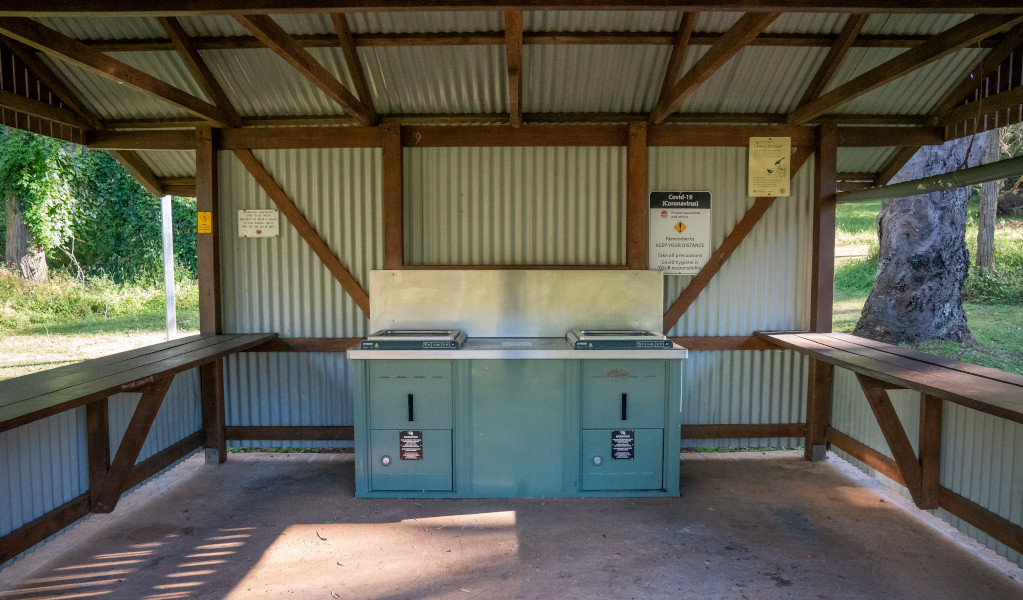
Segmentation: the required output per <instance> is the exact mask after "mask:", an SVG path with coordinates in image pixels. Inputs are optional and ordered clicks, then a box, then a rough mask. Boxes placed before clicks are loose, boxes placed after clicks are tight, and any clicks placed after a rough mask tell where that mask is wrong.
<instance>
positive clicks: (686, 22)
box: [657, 12, 699, 102]
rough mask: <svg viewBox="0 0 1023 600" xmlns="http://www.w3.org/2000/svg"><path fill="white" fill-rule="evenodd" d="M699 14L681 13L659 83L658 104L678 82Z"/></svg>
mask: <svg viewBox="0 0 1023 600" xmlns="http://www.w3.org/2000/svg"><path fill="white" fill-rule="evenodd" d="M698 14H699V13H695V12H685V13H682V20H681V21H680V22H679V25H678V31H677V32H676V33H675V44H674V45H673V46H672V48H671V56H670V57H668V66H667V68H666V69H665V70H664V81H662V82H661V91H660V93H658V94H657V101H658V102H660V101H661V100H663V99H664V96H665V95H666V94H667V93H668V90H669V89H671V86H672V85H674V83H675V81H677V80H678V74H679V73H680V72H681V71H682V64H683V63H684V62H685V60H686V50H688V49H689V40H690V38H691V37H692V35H693V28H694V27H695V26H696V17H697V15H698Z"/></svg>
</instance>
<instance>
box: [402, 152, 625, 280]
mask: <svg viewBox="0 0 1023 600" xmlns="http://www.w3.org/2000/svg"><path fill="white" fill-rule="evenodd" d="M405 203H406V207H405V224H406V225H405V244H406V245H405V251H406V255H407V256H406V258H407V259H408V261H409V262H410V264H437V265H446V264H456V265H457V264H466V265H468V264H497V265H514V264H549V265H558V264H587V265H600V264H604V265H620V264H624V260H625V259H624V247H625V237H624V236H625V221H624V219H625V149H624V148H620V147H549V148H416V149H406V150H405Z"/></svg>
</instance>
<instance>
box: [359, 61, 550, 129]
mask: <svg viewBox="0 0 1023 600" xmlns="http://www.w3.org/2000/svg"><path fill="white" fill-rule="evenodd" d="M359 55H360V56H361V57H362V61H363V68H364V69H365V71H366V80H367V84H368V85H369V88H370V93H371V94H372V95H373V100H374V102H375V103H376V109H377V112H379V113H382V114H385V113H438V112H439V113H494V112H504V111H507V110H508V109H507V105H508V99H507V98H508V91H507V87H508V76H507V74H506V73H507V69H506V67H505V57H504V48H503V47H502V46H427V47H417V48H410V47H395V46H385V47H367V48H360V49H359ZM525 76H526V77H527V78H528V77H529V76H530V73H529V70H528V69H527V70H526V71H525ZM349 89H352V88H349Z"/></svg>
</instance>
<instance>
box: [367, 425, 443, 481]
mask: <svg viewBox="0 0 1023 600" xmlns="http://www.w3.org/2000/svg"><path fill="white" fill-rule="evenodd" d="M406 431H408V430H401V429H375V430H373V431H372V432H371V433H370V472H371V474H370V486H371V487H372V488H373V490H374V491H394V490H407V491H449V490H451V482H452V479H451V431H450V430H446V429H443V430H437V429H423V430H418V431H419V432H420V433H422V445H421V446H420V448H419V450H420V452H419V454H418V456H420V458H419V459H418V460H403V459H402V447H401V444H402V435H403V433H405V432H406ZM385 463H386V464H385Z"/></svg>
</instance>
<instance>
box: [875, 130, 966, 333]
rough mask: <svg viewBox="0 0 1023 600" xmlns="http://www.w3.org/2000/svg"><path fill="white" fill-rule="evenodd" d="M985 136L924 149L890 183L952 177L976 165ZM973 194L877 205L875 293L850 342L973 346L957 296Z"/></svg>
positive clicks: (952, 193) (960, 192)
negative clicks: (856, 338)
mask: <svg viewBox="0 0 1023 600" xmlns="http://www.w3.org/2000/svg"><path fill="white" fill-rule="evenodd" d="M983 138H984V135H983V134H979V135H977V136H976V139H975V140H974V141H973V144H974V145H973V147H972V149H971V148H970V143H971V140H970V139H969V138H966V139H961V140H954V141H951V142H948V143H946V144H945V145H943V146H933V147H925V148H923V149H921V150H920V152H918V153H917V154H916V156H914V157H913V159H912V160H910V162H909V163H907V164H906V166H905V167H904V168H903V169H902V171H900V172H899V175H898V176H897V178H896V179H895V180H893V181H892V183H896V182H897V181H906V180H911V179H919V178H921V177H930V176H932V175H940V174H944V173H948V172H951V171H954V170H956V169H957V168H959V167H961V166H963V163H964V161H965V159H966V157H967V154H968V153H969V155H970V161H969V162H970V164H971V166H972V165H973V164H976V163H977V162H978V161H977V160H976V159H977V158H979V157H980V155H981V154H982V153H983V148H984V143H985V140H984V139H983ZM970 191H971V190H970V188H969V187H965V188H956V189H951V190H944V191H939V192H932V193H930V194H922V195H919V196H910V197H906V198H894V199H891V200H884V201H883V202H882V203H881V213H880V214H879V215H878V217H877V229H878V237H879V238H880V250H879V252H878V272H877V279H876V281H875V282H874V288H873V289H872V290H871V292H870V296H869V297H868V298H867V302H866V304H865V305H864V306H863V312H862V314H861V315H860V320H859V323H857V324H856V331H855V334H856V335H859V336H862V337H866V338H870V339H874V340H878V341H882V342H888V343H900V342H906V343H918V342H922V341H925V340H945V341H955V342H972V341H973V334H971V333H970V329H969V328H968V327H967V325H966V312H965V311H964V310H963V300H962V290H963V283H964V282H965V281H966V275H967V274H968V273H969V269H970V255H969V252H968V251H967V249H966V205H967V203H968V202H969V200H970Z"/></svg>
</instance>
